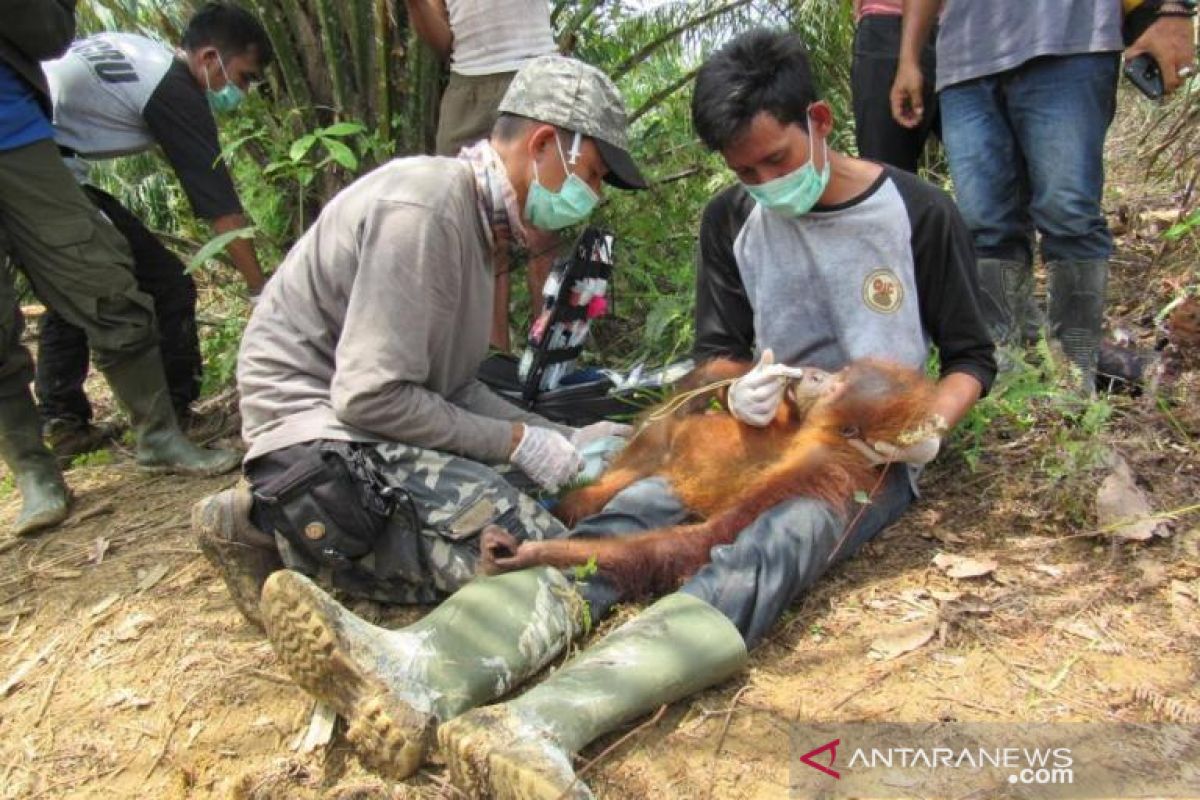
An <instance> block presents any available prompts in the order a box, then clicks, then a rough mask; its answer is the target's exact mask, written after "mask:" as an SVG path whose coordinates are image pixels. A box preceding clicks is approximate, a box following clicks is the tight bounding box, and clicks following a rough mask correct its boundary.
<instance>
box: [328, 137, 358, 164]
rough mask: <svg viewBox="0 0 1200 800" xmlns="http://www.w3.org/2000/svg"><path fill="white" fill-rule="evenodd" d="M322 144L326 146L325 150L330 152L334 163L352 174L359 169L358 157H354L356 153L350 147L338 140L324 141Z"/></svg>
mask: <svg viewBox="0 0 1200 800" xmlns="http://www.w3.org/2000/svg"><path fill="white" fill-rule="evenodd" d="M321 144H323V145H325V149H326V150H328V151H329V155H330V156H331V157H332V158H333V160H334V161H336V162H337V163H339V164H341V165H342V166H343V167H345V168H346V169H348V170H350V171H351V172H354V171H355V170H356V169H358V156H356V155H354V151H353V150H351V149H350V148H349V147H346V145H344V144H342V143H341V142H339V141H338V140H337V139H322V140H321Z"/></svg>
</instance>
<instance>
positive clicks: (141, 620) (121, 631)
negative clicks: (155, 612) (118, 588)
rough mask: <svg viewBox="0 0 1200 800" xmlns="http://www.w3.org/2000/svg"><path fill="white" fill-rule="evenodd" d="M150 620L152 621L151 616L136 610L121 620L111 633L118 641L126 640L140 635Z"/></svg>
mask: <svg viewBox="0 0 1200 800" xmlns="http://www.w3.org/2000/svg"><path fill="white" fill-rule="evenodd" d="M152 622H154V617H153V616H151V615H150V614H144V613H142V612H140V611H138V612H135V613H133V614H130V615H129V616H127V617H125V619H123V620H121V621H120V622H119V623H118V624H117V629H116V632H115V633H114V634H113V635H114V636H115V637H116V639H117V641H118V642H128V641H130V640H132V639H136V638H138V637H139V636H141V635H142V633H143V632H144V631H145V630H146V628H148V627H149V626H150V624H151V623H152Z"/></svg>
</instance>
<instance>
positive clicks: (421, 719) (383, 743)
mask: <svg viewBox="0 0 1200 800" xmlns="http://www.w3.org/2000/svg"><path fill="white" fill-rule="evenodd" d="M327 602H328V601H327V600H326V599H325V598H324V597H321V596H319V595H316V594H314V593H312V592H311V590H310V589H309V588H308V584H307V583H306V582H303V581H300V580H296V578H295V576H294V575H293V574H292V573H288V572H281V573H276V575H275V576H273V579H272V580H271V581H268V583H267V587H266V589H265V590H264V592H263V596H262V601H261V603H260V607H261V611H262V616H263V622H264V625H265V627H266V631H267V636H268V638H269V639H270V640H271V643H272V644H273V645H274V647H275V652H276V654H277V655H278V657H279V660H280V663H281V664H282V665H283V668H284V669H285V671H287V673H288V674H289V675H291V677H292V679H293V680H295V681H296V683H298V684H299V685H300V686H301V687H302V688H303V689H304V690H305V691H307V692H308V693H309V694H311V695H313V696H314V697H316V698H317V699H319V700H321V701H322V702H324V703H326V704H328V705H329V706H330V707H331V708H333V709H334V710H335V711H336V712H337V713H338V714H340V715H341V716H342V717H343V718H345V720H346V722H347V730H346V738H347V739H348V740H349V741H350V743H351V744H352V745H354V748H355V752H356V753H357V755H358V758H359V760H360V761H361V762H362V763H363V765H364V766H366V767H367V768H368V769H370V770H372V771H374V772H377V773H379V774H381V775H384V776H386V777H389V778H393V779H395V780H403V779H404V778H407V777H408V776H410V775H411V774H412V773H413V772H415V771H416V770H417V768H418V767H420V766H421V764H422V762H423V761H424V758H425V754H426V751H427V750H428V746H429V742H430V741H431V739H432V730H433V726H434V719H433V717H432V716H431V715H429V714H425V713H422V712H420V711H418V710H416V709H414V708H413V707H412V706H410V705H408V704H407V703H405V702H404V701H402V700H400V699H399V698H397V697H396V696H395V695H394V694H393V693H392V692H390V691H389V690H388V688H387V686H386V685H385V684H384V683H383V682H382V681H380V680H379V679H378V678H375V677H374V676H371V675H369V674H367V673H365V672H364V671H363V670H362V669H360V668H359V667H358V666H357V665H356V664H355V663H354V661H353V659H352V658H349V657H348V656H347V655H346V653H345V648H344V647H343V646H342V645H341V643H340V641H339V635H338V631H337V626H336V625H335V624H334V623H333V621H332V619H331V615H329V614H328V613H322V610H323V609H324V607H325V605H326V603H327Z"/></svg>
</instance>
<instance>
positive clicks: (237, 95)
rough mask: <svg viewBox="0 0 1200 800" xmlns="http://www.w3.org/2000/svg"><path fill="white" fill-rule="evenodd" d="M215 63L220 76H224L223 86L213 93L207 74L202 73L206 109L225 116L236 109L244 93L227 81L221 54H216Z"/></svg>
mask: <svg viewBox="0 0 1200 800" xmlns="http://www.w3.org/2000/svg"><path fill="white" fill-rule="evenodd" d="M217 63H218V64H219V65H220V66H221V74H223V75H224V76H225V85H224V86H222V87H221V88H220V89H218V90H217V91H215V92H214V91H213V89H212V83H211V82H210V81H209V80H208V73H207V72H205V73H204V82H205V83H206V84H208V91H207V95H208V107H209V108H211V109H212V110H213V111H215V112H217V113H218V114H225V113H227V112H229V111H233V110H234V109H235V108H237V107H238V106H239V105H240V104H241V102H242V98H244V97H245V96H246V93H245V92H243V91H242V90H241V88H240V87H238V86H237V85H236V84H235V83H234V82H233V81H231V80H229V73H228V72H226V71H225V62H224V61H222V60H221V54H220V53H217Z"/></svg>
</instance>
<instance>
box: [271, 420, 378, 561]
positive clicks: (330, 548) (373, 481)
mask: <svg viewBox="0 0 1200 800" xmlns="http://www.w3.org/2000/svg"><path fill="white" fill-rule="evenodd" d="M297 456H298V457H297V458H296V459H295V461H294V462H293V463H292V464H291V465H290V466H289V467H288V468H287V469H286V470H284V471H283V472H281V473H279V474H277V475H272V476H271V477H270V478H269V479H267V480H266V481H263V482H262V483H261V484H260V485H257V486H256V487H255V491H254V499H255V507H256V508H255V511H256V516H258V518H259V520H260V521H261V522H262V523H265V524H266V526H269V527H268V529H269V530H273V531H275V532H278V533H280V534H282V535H283V536H284V538H286V539H287V540H288V541H289V542H290V543H291V544H292V545H293V546H294V547H296V548H298V549H299V550H300V551H302V552H304V553H308V554H309V555H311V556H312V557H314V558H315V559H317V560H318V561H319V562H321V563H322V564H326V565H329V566H331V567H333V568H334V569H342V568H346V567H348V566H350V562H352V561H354V560H356V559H359V558H362V557H363V556H366V555H367V554H369V553H371V552H372V551H373V550H374V549H375V543H376V541H377V540H378V539H379V536H380V535H381V534H382V533H383V531H384V529H385V528H386V527H387V524H388V518H389V517H391V515H392V512H393V511H394V510H395V508H396V498H395V493H394V492H393V490H392V489H391V487H389V486H387V485H386V484H385V483H384V482H383V481H382V480H381V478H380V477H379V475H378V472H377V471H376V469H375V466H374V465H373V464H372V463H371V461H370V458H369V456H368V454H367V452H366V451H365V450H364V448H363V447H361V446H359V445H356V444H353V443H349V442H333V441H323V442H319V443H317V442H314V443H312V444H311V445H310V446H308V447H306V448H304V450H303V451H302V452H301V453H298V454H297Z"/></svg>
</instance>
